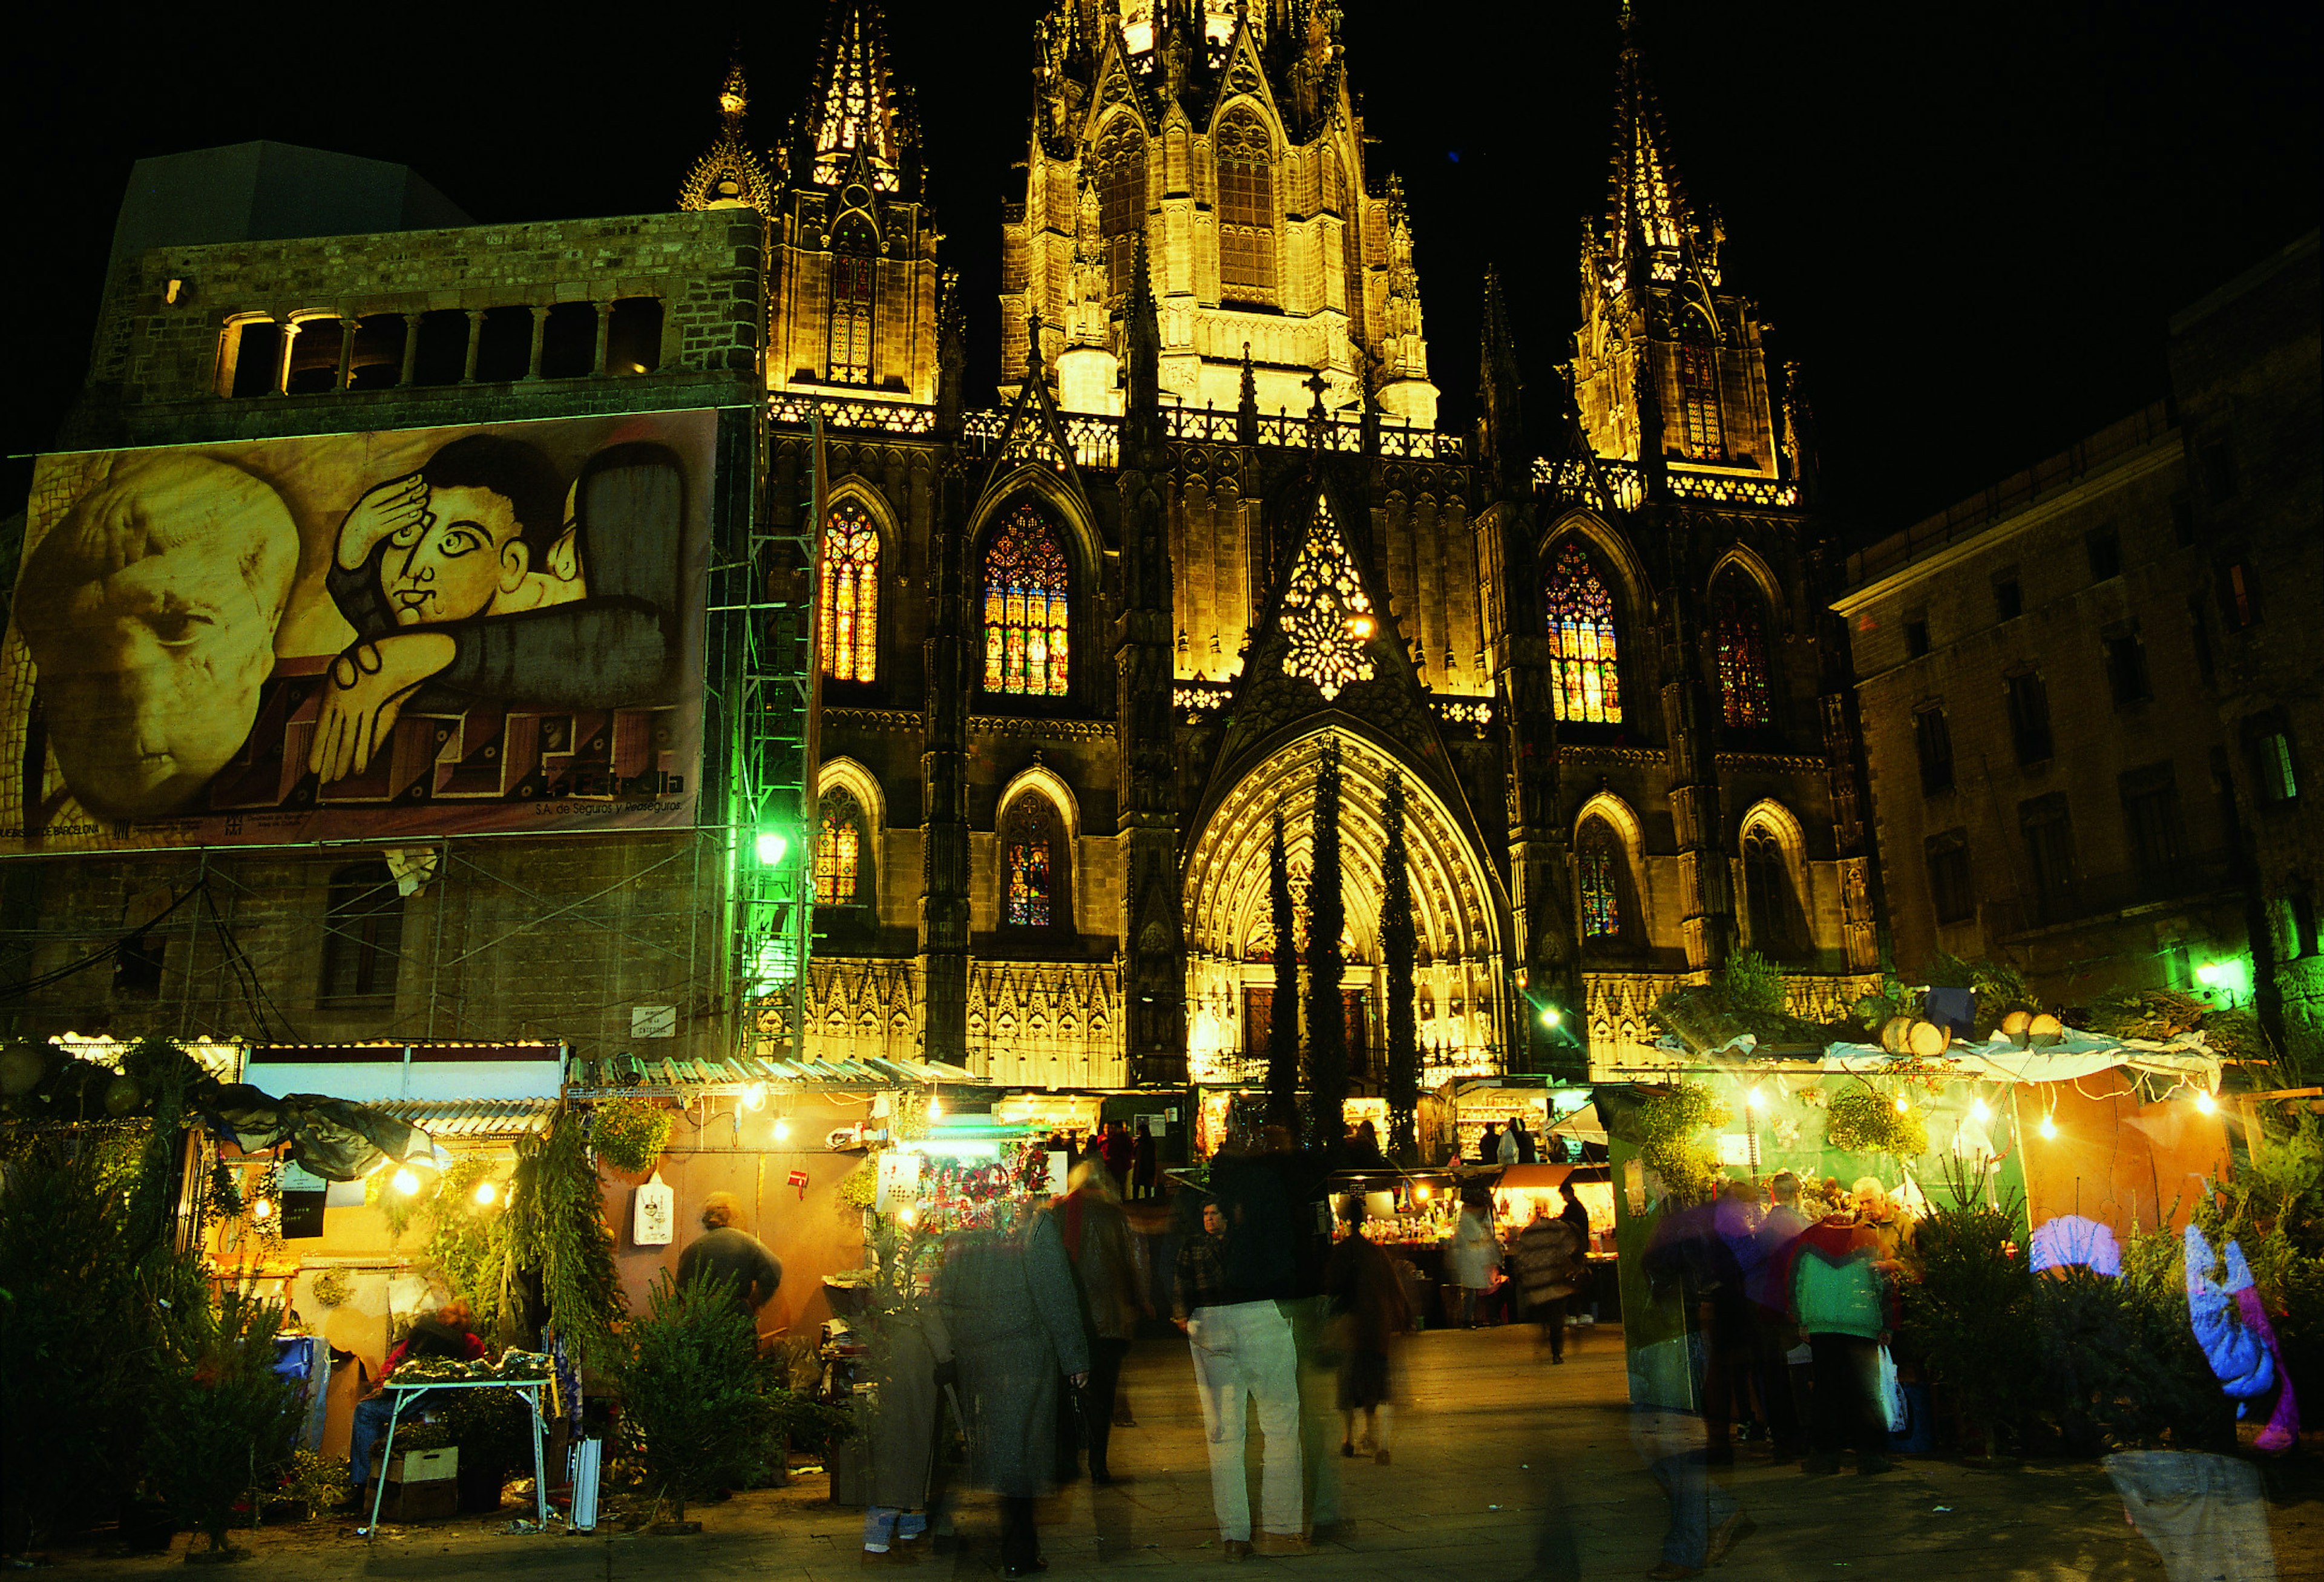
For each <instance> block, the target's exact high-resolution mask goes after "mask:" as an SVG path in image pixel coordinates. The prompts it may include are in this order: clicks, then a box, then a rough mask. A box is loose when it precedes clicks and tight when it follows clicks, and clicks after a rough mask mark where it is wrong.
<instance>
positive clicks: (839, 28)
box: [680, 0, 1877, 1092]
mask: <svg viewBox="0 0 2324 1582" xmlns="http://www.w3.org/2000/svg"><path fill="white" fill-rule="evenodd" d="M1338 17H1339V11H1338V7H1337V6H1336V5H1331V4H1328V3H1326V0H1054V4H1053V5H1052V6H1051V8H1050V9H1049V11H1048V12H1047V14H1046V15H1044V16H1042V17H1041V18H1040V19H1039V20H1038V22H1037V23H1036V25H1035V37H1034V39H1033V44H1034V50H1033V57H1034V64H1033V76H1034V81H1033V85H1032V86H1033V90H1034V92H1033V106H1034V108H1033V115H1032V121H1031V125H1030V127H1029V128H1028V146H1027V157H1026V160H1025V162H1024V164H1023V165H1022V166H1021V167H1020V170H1021V177H1020V176H1019V175H1016V174H1012V175H1011V177H1010V180H1011V182H1012V183H1015V182H1017V181H1019V180H1020V179H1021V187H1019V186H1013V185H1012V188H1011V189H1010V191H1009V192H1008V193H1007V194H1005V198H1006V202H1005V206H1004V208H1003V215H1002V222H1001V236H1000V244H1001V301H1000V308H1001V312H1000V316H999V317H1000V329H1001V346H1000V353H1001V388H1000V389H999V391H997V392H994V391H969V390H966V389H964V388H963V386H964V378H965V368H966V355H965V336H966V319H967V313H966V310H965V307H964V304H963V303H961V302H960V301H959V300H958V293H957V290H956V288H955V286H954V282H953V281H952V279H951V277H949V276H948V275H947V274H946V273H945V271H944V270H943V268H942V266H941V263H940V262H939V245H938V244H939V242H940V241H941V240H942V239H941V238H940V236H939V235H938V234H937V233H936V230H935V228H934V223H933V216H932V215H931V213H930V210H929V208H928V207H927V201H926V195H925V191H924V187H923V174H922V161H923V158H924V152H925V150H924V143H923V141H922V137H921V133H920V130H919V128H918V125H917V124H916V123H915V120H914V116H913V113H912V110H911V100H910V97H909V96H908V92H906V91H904V90H903V88H902V87H901V86H900V85H899V83H898V82H897V81H896V80H895V79H894V78H893V76H892V75H891V71H890V61H889V58H888V51H887V46H886V41H885V39H884V36H883V32H882V26H881V18H880V15H879V12H878V7H877V6H876V5H875V4H874V3H873V0H834V3H833V5H832V6H831V9H830V14H829V22H828V24H827V28H826V31H825V36H824V39H823V41H822V46H821V51H820V53H819V56H818V59H817V62H816V70H815V75H814V78H813V81H812V84H811V86H810V88H809V91H808V93H807V97H806V100H805V103H804V105H803V106H802V107H801V108H800V110H799V112H798V115H797V116H796V117H795V118H794V120H793V122H792V123H791V125H790V127H789V130H788V133H787V135H786V137H785V138H784V140H783V141H782V143H780V145H779V146H778V147H775V148H773V149H771V150H770V151H768V152H764V153H762V152H760V151H759V150H757V149H755V148H754V147H753V146H752V143H751V142H750V140H749V137H748V133H747V131H746V128H745V114H746V109H747V97H746V90H745V83H744V79H743V77H742V71H741V69H740V68H739V67H738V68H737V69H735V70H734V71H733V73H732V74H731V75H730V76H729V78H728V79H727V81H726V84H725V86H724V90H723V92H722V94H721V96H720V107H721V110H722V112H723V117H724V130H723V131H722V133H721V134H720V135H719V137H718V139H717V141H716V142H715V143H714V144H713V146H712V148H711V150H710V151H709V152H708V153H706V154H705V156H704V157H703V159H702V160H701V161H700V162H699V163H698V164H697V166H696V169H695V170H694V171H693V172H692V174H691V175H689V176H688V178H687V181H686V183H685V185H684V188H683V189H682V193H681V198H680V202H681V205H682V206H684V207H710V206H735V207H752V208H756V209H757V210H759V211H760V213H761V214H762V215H763V216H765V219H766V224H767V227H768V235H769V246H770V249H771V250H772V253H771V255H772V257H773V258H774V260H775V261H776V268H775V271H774V274H775V280H776V284H775V285H774V287H773V289H772V291H771V294H770V300H769V301H768V303H767V305H766V312H767V320H766V325H767V327H766V351H765V366H766V375H767V383H768V399H769V400H770V403H771V407H770V410H771V415H772V418H773V419H774V425H773V428H772V430H771V432H772V435H773V437H772V439H771V441H770V452H769V454H768V455H767V456H766V458H765V463H764V465H765V476H764V480H763V484H764V486H763V488H762V489H761V500H762V502H763V505H762V509H763V510H767V511H769V512H770V513H771V514H772V516H773V518H774V519H775V520H777V521H778V522H779V523H781V524H783V525H785V526H786V527H787V528H788V529H789V530H791V531H793V532H795V533H796V534H797V535H798V537H799V538H801V539H802V540H803V541H806V542H808V543H811V544H814V545H815V546H816V549H815V553H814V556H813V559H812V566H811V569H810V568H803V570H802V574H801V581H802V583H803V584H805V583H806V582H807V581H808V580H809V579H811V580H812V583H813V586H814V588H815V603H814V610H815V620H816V631H815V639H816V640H815V651H816V658H817V662H818V667H819V672H820V674H819V682H818V685H819V693H818V698H819V702H818V704H817V720H816V738H817V740H818V742H819V748H818V759H819V764H820V768H819V771H818V774H819V780H818V789H819V804H818V806H817V808H816V818H815V823H816V831H815V841H814V863H815V869H814V883H815V893H816V917H815V928H816V936H817V937H816V943H815V949H814V954H813V961H812V965H811V969H810V977H811V993H810V999H809V1006H808V1010H807V1038H808V1050H809V1052H810V1053H817V1052H822V1053H836V1054H853V1055H878V1054H883V1053H903V1054H925V1055H927V1057H930V1058H935V1059H942V1060H948V1061H954V1062H960V1063H963V1064H965V1065H967V1066H969V1067H971V1068H972V1069H974V1070H976V1071H978V1072H982V1073H984V1074H986V1075H988V1076H989V1077H991V1079H992V1080H993V1081H997V1082H1002V1083H1007V1084H1010V1085H1019V1086H1032V1087H1041V1086H1049V1087H1056V1088H1106V1087H1121V1086H1130V1085H1147V1084H1161V1083H1170V1084H1177V1083H1185V1082H1187V1081H1197V1082H1230V1081H1241V1080H1244V1079H1246V1078H1249V1077H1250V1076H1252V1075H1254V1074H1255V1073H1256V1072H1258V1071H1259V1069H1260V1068H1261V1067H1262V1066H1263V1053H1264V1049H1265V1044H1266V1029H1267V1026H1268V1015H1269V1009H1270V1004H1269V1001H1270V996H1271V993H1272V989H1273V986H1274V983H1275V971H1274V967H1273V965H1272V961H1271V958H1272V953H1273V949H1274V934H1273V931H1272V928H1271V925H1270V912H1269V907H1268V871H1269V863H1268V844H1269V841H1270V837H1271V833H1272V831H1273V829H1274V827H1275V824H1276V821H1277V816H1278V814H1279V815H1280V817H1281V820H1282V823H1283V827H1284V828H1285V830H1286V833H1287V835H1288V837H1289V858H1290V863H1289V866H1290V870H1291V875H1292V882H1293V888H1294V892H1295V896H1296V895H1298V894H1300V893H1301V892H1303V891H1304V888H1305V881H1306V873H1307V866H1308V850H1307V849H1308V845H1309V842H1310V823H1311V817H1312V812H1313V805H1314V795H1315V786H1316V778H1317V775H1316V768H1317V762H1318V759H1319V757H1320V756H1321V754H1322V753H1323V750H1324V748H1325V746H1326V744H1327V743H1333V744H1336V746H1337V749H1338V753H1339V758H1340V765H1341V780H1342V794H1341V795H1342V805H1343V814H1342V851H1343V857H1342V872H1343V876H1344V878H1343V888H1344V893H1345V901H1346V928H1345V934H1344V937H1343V942H1342V943H1343V949H1344V953H1345V961H1346V968H1345V978H1344V981H1343V985H1342V998H1343V1000H1344V1003H1345V1007H1346V1016H1347V1026H1348V1031H1349V1035H1350V1036H1349V1068H1350V1072H1351V1078H1352V1079H1353V1083H1354V1087H1355V1090H1357V1091H1366V1090H1369V1091H1375V1092H1376V1091H1378V1090H1379V1081H1380V1078H1381V1075H1382V1062H1383V1052H1384V1049H1385V1044H1386V1039H1385V1034H1384V1029H1383V1026H1382V1011H1383V1005H1384V998H1385V987H1386V985H1385V970H1384V966H1383V952H1382V943H1381V921H1382V919H1381V898H1382V894H1383V888H1384V887H1383V873H1382V860H1383V857H1384V853H1385V847H1386V831H1385V827H1384V823H1383V820H1382V807H1383V803H1384V799H1385V796H1386V794H1387V786H1388V781H1389V779H1390V777H1392V776H1394V777H1400V778H1401V780H1402V783H1403V785H1404V786H1405V788H1406V839H1407V842H1408V849H1409V871H1410V889H1411V895H1412V909H1413V924H1414V927H1415V929H1416V934H1417V938H1418V968H1417V971H1416V1019H1417V1024H1418V1026H1417V1035H1418V1041H1419V1044H1420V1046H1421V1052H1422V1058H1423V1061H1424V1062H1425V1073H1424V1081H1426V1082H1428V1083H1431V1084H1434V1083H1435V1082H1438V1081H1443V1080H1445V1079H1446V1078H1448V1077H1452V1076H1458V1075H1465V1074H1487V1073H1491V1072H1501V1071H1523V1070H1533V1071H1542V1070H1554V1071H1563V1072H1572V1073H1573V1074H1575V1075H1580V1074H1581V1073H1582V1072H1583V1070H1584V1069H1585V1068H1586V1069H1588V1070H1589V1071H1591V1072H1593V1073H1604V1072H1609V1071H1610V1070H1613V1069H1615V1068H1618V1067H1624V1066H1636V1065H1640V1064H1646V1063H1651V1062H1653V1061H1654V1060H1655V1053H1654V1052H1653V1050H1652V1048H1651V1047H1650V1045H1651V1037H1650V1036H1649V1035H1646V1032H1645V1031H1644V1023H1645V1015H1646V1007H1648V1006H1649V1005H1650V1004H1651V1003H1652V1001H1653V1000H1654V998H1655V996H1656V995H1657V994H1659V993H1660V992H1661V991H1662V990H1663V989H1665V988H1667V987H1669V986H1670V985H1672V984H1673V983H1674V982H1678V981H1682V980H1686V979H1688V978H1689V977H1690V976H1691V975H1692V976H1700V975H1701V974H1702V973H1704V972H1706V971H1709V970H1716V969H1717V968H1718V967H1719V965H1720V963H1721V961H1723V960H1724V959H1725V958H1726V957H1727V955H1728V954H1729V953H1730V952H1735V951H1738V950H1752V951H1757V952H1763V953H1764V954H1766V955H1767V956H1769V957H1771V958H1773V959H1775V960H1776V961H1780V962H1781V963H1783V964H1784V967H1785V969H1786V971H1787V973H1788V974H1789V977H1790V981H1791V983H1792V985H1793V993H1794V995H1795V996H1796V997H1803V998H1804V999H1805V1000H1806V1001H1808V1002H1810V1003H1803V1004H1802V1005H1800V1006H1799V1007H1796V1008H1799V1009H1802V1010H1803V1011H1811V1010H1812V1011H1824V1010H1829V1009H1831V1008H1832V1002H1835V1001H1839V1000H1841V999H1843V998H1848V997H1849V996H1850V995H1851V994H1852V992H1853V985H1854V984H1855V983H1857V982H1858V981H1859V980H1860V977H1859V975H1861V974H1862V973H1864V972H1866V971H1867V970H1870V969H1872V968H1873V967H1874V966H1875V965H1876V963H1877V941H1876V938H1875V931H1874V927H1873V922H1872V913H1871V904H1870V898H1869V896H1868V894H1867V888H1868V883H1869V877H1868V872H1869V867H1870V864H1869V859H1868V856H1867V852H1868V851H1869V835H1868V832H1867V830H1866V828H1865V827H1864V823H1863V814H1862V805H1863V804H1862V799H1861V797H1860V795H1859V791H1860V787H1859V784H1858V769H1857V768H1856V765H1857V761H1858V754H1857V752H1856V750H1855V747H1854V742H1853V735H1852V731H1853V725H1852V721H1851V717H1850V714H1849V708H1848V704H1847V701H1846V700H1847V699H1848V696H1849V693H1848V688H1847V685H1846V680H1845V673H1844V666H1845V663H1846V661H1845V651H1844V648H1843V647H1842V645H1841V644H1840V642H1839V641H1838V634H1837V632H1836V631H1835V630H1833V629H1832V628H1831V624H1830V617H1829V616H1828V614H1827V613H1826V609H1825V606H1826V604H1827V603H1828V602H1829V600H1830V597H1831V591H1830V584H1831V579H1832V575H1833V574H1834V572H1835V570H1836V568H1835V567H1834V566H1832V565H1831V554H1832V551H1831V547H1830V545H1829V544H1828V542H1827V540H1826V538H1824V536H1823V535H1822V534H1821V532H1820V531H1819V529H1817V527H1816V525H1815V523H1814V519H1813V517H1812V512H1811V508H1812V503H1813V494H1814V480H1813V470H1812V446H1811V442H1810V434H1809V428H1808V422H1807V417H1806V412H1805V409H1804V404H1803V402H1802V401H1800V400H1798V399H1797V398H1796V396H1795V394H1794V393H1793V391H1794V381H1793V380H1792V379H1791V378H1789V377H1788V373H1787V372H1784V373H1775V374H1771V371H1770V369H1769V368H1768V366H1767V364H1766V360H1765V358H1764V356H1763V353H1762V349H1761V345H1760V326H1759V322H1758V320H1757V317H1756V310H1755V308H1754V307H1753V304H1752V303H1751V301H1750V300H1749V299H1748V298H1747V297H1744V296H1742V295H1740V294H1739V293H1738V291H1736V290H1734V289H1733V287H1732V286H1730V285H1729V283H1728V281H1727V279H1726V275H1725V271H1726V267H1727V260H1726V259H1725V258H1724V256H1723V253H1724V251H1725V249H1724V238H1723V236H1722V234H1721V230H1720V225H1719V224H1718V222H1717V221H1716V219H1715V218H1712V217H1711V216H1710V215H1709V214H1708V213H1707V212H1705V211H1702V210H1700V209H1698V208H1697V207H1695V206H1694V204H1693V203H1692V201H1691V200H1690V198H1689V197H1688V195H1687V193H1686V192H1685V190H1684V189H1683V187H1682V185H1681V183H1680V180H1679V176H1678V170H1677V168H1676V166H1675V164H1674V161H1673V159H1672V154H1671V151H1670V148H1669V146H1668V141H1667V138H1666V136H1665V133H1664V130H1663V128H1662V125H1661V124H1660V120H1659V117H1658V115H1657V112H1656V110H1655V103H1654V99H1653V97H1652V94H1651V92H1650V90H1649V88H1648V87H1647V84H1646V76H1645V72H1644V69H1643V66H1642V63H1641V61H1640V60H1639V55H1638V51H1637V47H1636V44H1635V41H1633V40H1631V39H1629V38H1628V37H1627V36H1626V38H1625V40H1624V45H1623V49H1622V51H1621V55H1620V60H1619V65H1618V78H1617V86H1616V96H1615V127H1614V150H1613V170H1612V180H1611V184H1610V190H1609V198H1608V203H1607V207H1606V211H1605V213H1604V214H1603V216H1600V218H1599V219H1598V220H1597V221H1595V222H1594V223H1593V224H1592V225H1591V226H1589V227H1588V229H1587V231H1586V233H1585V235H1584V238H1583V241H1582V254H1581V259H1580V262H1581V275H1582V288H1581V289H1582V327H1581V329H1580V331H1579V332H1578V333H1577V335H1576V336H1575V337H1574V345H1573V347H1572V356H1571V358H1570V359H1569V360H1568V361H1567V362H1566V363H1563V365H1562V366H1561V367H1558V368H1555V369H1554V370H1552V371H1551V372H1550V373H1548V374H1547V375H1546V376H1544V377H1539V378H1537V379H1536V380H1535V382H1532V383H1531V384H1530V385H1527V384H1526V382H1525V381H1524V380H1523V379H1522V378H1521V377H1520V373H1519V369H1518V363H1517V354H1516V349H1515V348H1514V346H1513V345H1511V344H1510V338H1509V336H1508V329H1507V325H1506V319H1505V317H1504V315H1503V313H1502V311H1501V307H1500V298H1499V291H1500V290H1502V289H1504V288H1503V287H1502V286H1501V285H1500V284H1498V283H1497V282H1496V281H1494V280H1492V279H1491V278H1488V279H1487V280H1486V281H1483V282H1482V288H1481V289H1482V290H1483V292H1484V294H1485V304H1486V306H1485V332H1484V336H1483V345H1482V349H1481V353H1482V357H1481V367H1480V403H1479V404H1480V413H1481V416H1480V419H1479V421H1478V423H1477V424H1476V426H1475V428H1474V430H1473V431H1472V432H1466V433H1453V432H1448V431H1446V430H1444V429H1443V428H1439V427H1438V424H1437V388H1436V386H1435V385H1434V383H1433V382H1431V379H1430V374H1429V363H1428V345H1427V341H1426V337H1425V330H1424V327H1423V318H1422V311H1421V296H1420V282H1419V276H1418V274H1417V272H1416V266H1415V256H1416V254H1415V239H1414V236H1413V234H1412V227H1411V224H1410V221H1409V219H1408V217H1407V215H1406V207H1405V203H1404V199H1403V195H1402V191H1401V189H1400V187H1399V184H1398V182H1397V178H1396V177H1395V175H1393V174H1392V173H1389V172H1388V171H1386V170H1382V169H1379V165H1378V161H1377V158H1376V157H1372V158H1368V156H1367V140H1366V137H1365V135H1364V124H1363V118H1362V115H1361V112H1360V108H1359V106H1358V101H1357V98H1356V96H1355V94H1354V92H1353V89H1352V87H1351V68H1350V63H1349V62H1348V60H1346V58H1345V54H1344V51H1343V49H1342V42H1341V39H1340V36H1339V31H1340V29H1339V20H1338ZM1509 289H1522V290H1550V289H1552V288H1551V285H1550V282H1548V281H1524V282H1514V281H1513V282H1510V283H1509ZM1521 400H1529V401H1530V402H1531V403H1532V404H1533V406H1534V413H1533V428H1534V431H1535V433H1536V434H1539V435H1545V436H1550V437H1553V441H1552V443H1550V444H1549V445H1547V446H1545V447H1543V448H1544V449H1545V451H1546V454H1538V453H1537V452H1536V449H1535V448H1534V447H1531V446H1527V444H1526V439H1525V435H1526V420H1525V418H1524V416H1523V414H1522V413H1521V411H1520V401H1521ZM818 447H820V455H821V468H820V473H819V476H820V478H821V480H822V482H821V483H820V484H819V485H818V483H817V482H816V480H817V478H818V469H817V466H816V460H817V452H818ZM817 501H820V504H819V506H818V504H817V503H816V502H817ZM817 510H820V513H821V520H820V521H819V522H818V521H815V520H811V519H812V513H814V512H816V511H817ZM1299 912H1300V915H1301V920H1302V926H1303V927H1304V919H1305V903H1304V900H1303V901H1301V902H1300V904H1299ZM1309 998H1310V999H1311V1002H1312V999H1313V997H1312V995H1311V996H1310V997H1309Z"/></svg>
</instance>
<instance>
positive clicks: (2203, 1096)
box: [2195, 1088, 2219, 1115]
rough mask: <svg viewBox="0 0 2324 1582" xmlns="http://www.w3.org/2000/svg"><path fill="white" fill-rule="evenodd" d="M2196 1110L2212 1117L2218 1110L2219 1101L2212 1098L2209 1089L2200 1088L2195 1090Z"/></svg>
mask: <svg viewBox="0 0 2324 1582" xmlns="http://www.w3.org/2000/svg"><path fill="white" fill-rule="evenodd" d="M2195 1108H2197V1109H2199V1110H2200V1111H2202V1113H2204V1114H2205V1115H2210V1114H2213V1113H2214V1112H2216V1111H2217V1110H2218V1108H2219V1101H2218V1099H2214V1098H2212V1097H2211V1090H2209V1088H2198V1089H2196V1090H2195Z"/></svg>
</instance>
